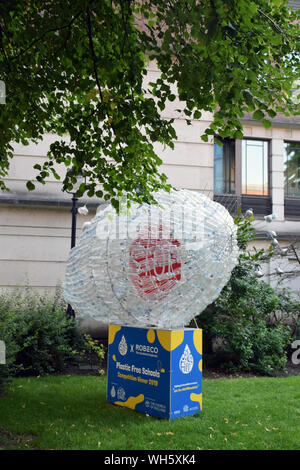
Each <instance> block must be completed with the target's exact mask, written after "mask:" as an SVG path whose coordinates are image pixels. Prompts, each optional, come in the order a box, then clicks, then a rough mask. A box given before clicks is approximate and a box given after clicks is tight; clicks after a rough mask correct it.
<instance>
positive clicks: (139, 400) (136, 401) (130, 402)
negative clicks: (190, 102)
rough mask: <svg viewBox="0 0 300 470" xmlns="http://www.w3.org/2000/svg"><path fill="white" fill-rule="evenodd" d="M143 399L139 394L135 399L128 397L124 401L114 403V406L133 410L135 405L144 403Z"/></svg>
mask: <svg viewBox="0 0 300 470" xmlns="http://www.w3.org/2000/svg"><path fill="white" fill-rule="evenodd" d="M144 398H145V397H144V395H143V394H142V393H141V394H140V395H138V396H137V397H129V398H128V400H126V401H115V402H114V404H115V405H119V406H126V408H131V409H132V410H134V409H135V407H136V405H138V404H139V403H142V401H144Z"/></svg>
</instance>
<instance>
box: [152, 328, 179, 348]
mask: <svg viewBox="0 0 300 470" xmlns="http://www.w3.org/2000/svg"><path fill="white" fill-rule="evenodd" d="M157 337H158V341H159V342H160V344H161V345H162V347H163V348H164V349H165V350H166V351H173V350H174V349H176V348H177V346H179V345H180V344H181V343H182V342H183V338H184V331H183V330H178V331H166V330H157Z"/></svg>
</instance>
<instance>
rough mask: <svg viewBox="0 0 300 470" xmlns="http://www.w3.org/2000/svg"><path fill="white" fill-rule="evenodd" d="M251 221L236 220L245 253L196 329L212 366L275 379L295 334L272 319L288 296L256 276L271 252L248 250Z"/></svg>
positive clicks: (198, 321)
mask: <svg viewBox="0 0 300 470" xmlns="http://www.w3.org/2000/svg"><path fill="white" fill-rule="evenodd" d="M252 219H253V217H250V218H243V217H242V216H241V215H240V214H239V215H238V217H237V218H236V219H235V223H236V225H237V226H238V244H239V248H240V250H241V251H240V255H239V262H238V265H237V266H236V267H235V268H234V269H233V271H232V274H231V278H230V280H229V282H228V283H227V285H226V286H225V287H224V288H223V290H222V292H221V294H220V296H219V297H218V299H217V300H216V301H215V302H214V303H213V304H212V305H210V306H209V307H208V308H207V309H206V310H205V311H204V312H203V313H202V314H201V315H200V316H199V317H198V318H197V324H198V325H199V326H200V327H202V328H203V329H204V330H205V341H204V345H205V350H204V352H205V353H206V354H207V358H208V361H207V362H208V363H209V362H211V363H213V364H214V365H218V366H220V367H221V368H223V369H229V370H247V371H253V372H255V373H261V374H268V375H272V374H274V373H275V372H276V371H278V370H279V369H283V368H284V367H285V364H286V362H287V348H288V345H289V344H290V342H291V331H290V328H289V326H287V325H284V324H283V323H282V322H281V321H280V320H277V319H276V317H275V318H273V321H270V318H271V316H272V314H274V312H276V311H278V310H282V309H284V308H286V307H287V300H286V299H287V297H286V296H285V297H284V296H283V295H282V296H280V295H278V293H277V292H276V291H275V290H274V289H273V288H272V287H271V286H270V285H269V284H267V283H266V282H264V281H262V280H261V279H259V278H258V277H257V275H256V270H257V268H258V267H259V263H260V262H262V261H266V260H268V259H269V258H270V257H271V256H272V255H273V249H272V247H271V248H270V249H268V250H267V251H266V250H264V249H262V250H256V249H255V248H254V250H253V251H252V252H249V251H247V246H248V243H249V241H250V240H252V239H253V238H254V235H255V231H254V229H253V227H252V224H251V222H252ZM294 307H295V306H294ZM295 308H296V307H295ZM216 344H218V345H219V348H218V349H217V348H216V347H215V345H216Z"/></svg>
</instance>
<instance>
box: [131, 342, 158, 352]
mask: <svg viewBox="0 0 300 470" xmlns="http://www.w3.org/2000/svg"><path fill="white" fill-rule="evenodd" d="M135 350H136V351H139V352H147V353H152V354H157V353H158V348H157V347H156V346H146V345H145V344H136V345H135Z"/></svg>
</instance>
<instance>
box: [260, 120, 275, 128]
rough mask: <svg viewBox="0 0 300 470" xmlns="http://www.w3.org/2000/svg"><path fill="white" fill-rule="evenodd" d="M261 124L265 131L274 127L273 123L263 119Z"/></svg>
mask: <svg viewBox="0 0 300 470" xmlns="http://www.w3.org/2000/svg"><path fill="white" fill-rule="evenodd" d="M261 122H262V124H263V126H264V128H265V129H269V128H270V127H271V126H272V123H271V121H268V120H267V119H262V121H261Z"/></svg>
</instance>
